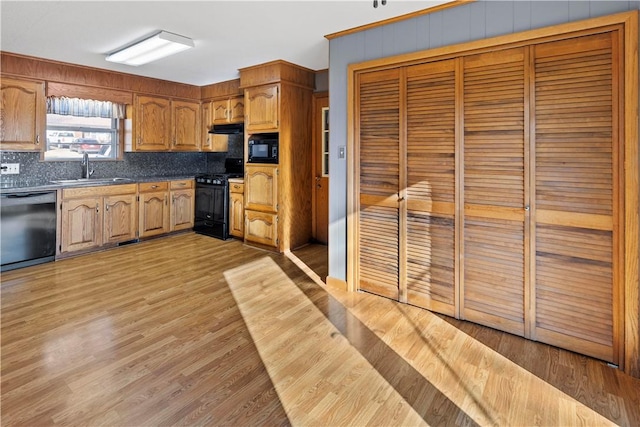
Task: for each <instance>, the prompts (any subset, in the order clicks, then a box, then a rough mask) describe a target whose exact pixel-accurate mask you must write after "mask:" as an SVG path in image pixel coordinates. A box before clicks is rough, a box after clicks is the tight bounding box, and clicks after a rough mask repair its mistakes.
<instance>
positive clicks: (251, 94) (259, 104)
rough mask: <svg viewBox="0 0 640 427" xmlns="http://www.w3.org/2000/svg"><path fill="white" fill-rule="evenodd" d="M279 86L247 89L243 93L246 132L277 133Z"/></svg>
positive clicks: (271, 85)
mask: <svg viewBox="0 0 640 427" xmlns="http://www.w3.org/2000/svg"><path fill="white" fill-rule="evenodd" d="M279 94H280V85H279V84H270V85H264V86H256V87H248V88H246V89H245V91H244V99H245V129H246V131H247V132H263V131H277V130H278V127H279V124H280V122H279V110H280V97H279Z"/></svg>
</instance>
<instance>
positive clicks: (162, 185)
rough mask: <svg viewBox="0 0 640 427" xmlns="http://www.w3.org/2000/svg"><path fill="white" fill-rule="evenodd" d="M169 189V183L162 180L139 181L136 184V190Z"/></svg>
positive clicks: (143, 191) (144, 191)
mask: <svg viewBox="0 0 640 427" xmlns="http://www.w3.org/2000/svg"><path fill="white" fill-rule="evenodd" d="M168 189H169V183H168V182H166V181H163V182H141V183H140V184H138V191H139V192H141V193H148V192H149V191H166V190H168Z"/></svg>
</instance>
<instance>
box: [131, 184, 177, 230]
mask: <svg viewBox="0 0 640 427" xmlns="http://www.w3.org/2000/svg"><path fill="white" fill-rule="evenodd" d="M138 191H139V193H140V196H139V198H140V201H139V209H140V224H139V226H138V228H139V234H140V237H149V236H157V235H159V234H165V233H168V232H169V224H170V223H169V183H168V182H145V183H140V184H138Z"/></svg>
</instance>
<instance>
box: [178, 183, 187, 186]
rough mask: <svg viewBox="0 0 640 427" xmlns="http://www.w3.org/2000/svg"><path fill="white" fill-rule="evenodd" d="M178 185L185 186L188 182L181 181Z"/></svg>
mask: <svg viewBox="0 0 640 427" xmlns="http://www.w3.org/2000/svg"><path fill="white" fill-rule="evenodd" d="M178 185H179V186H180V187H184V186H185V185H187V183H186V182H179V183H178Z"/></svg>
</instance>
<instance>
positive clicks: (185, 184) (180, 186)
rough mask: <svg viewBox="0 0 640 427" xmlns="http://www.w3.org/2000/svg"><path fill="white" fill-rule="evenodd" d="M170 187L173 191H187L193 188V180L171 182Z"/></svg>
mask: <svg viewBox="0 0 640 427" xmlns="http://www.w3.org/2000/svg"><path fill="white" fill-rule="evenodd" d="M170 185H171V189H172V190H185V189H188V188H193V180H192V179H181V180H179V181H171V183H170Z"/></svg>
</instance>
